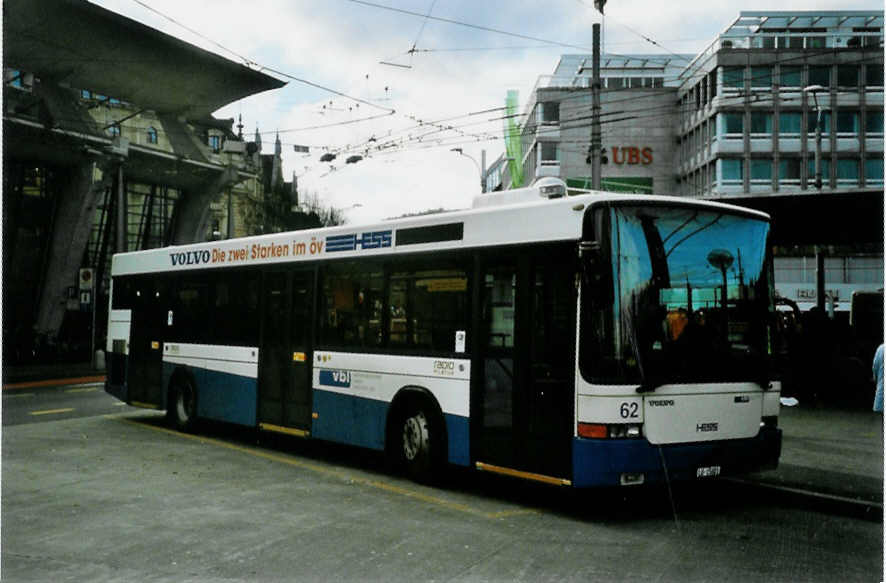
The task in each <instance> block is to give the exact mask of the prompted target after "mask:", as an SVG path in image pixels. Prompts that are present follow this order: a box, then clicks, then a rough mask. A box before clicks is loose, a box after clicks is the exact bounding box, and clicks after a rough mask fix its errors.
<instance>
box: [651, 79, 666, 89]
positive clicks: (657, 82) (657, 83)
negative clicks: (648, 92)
mask: <svg viewBox="0 0 886 583" xmlns="http://www.w3.org/2000/svg"><path fill="white" fill-rule="evenodd" d="M652 86H653V87H654V88H656V89H658V88H661V87H664V79H662V78H661V77H653V78H652Z"/></svg>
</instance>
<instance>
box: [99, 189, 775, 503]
mask: <svg viewBox="0 0 886 583" xmlns="http://www.w3.org/2000/svg"><path fill="white" fill-rule="evenodd" d="M768 236H769V220H768V217H767V216H766V215H764V214H762V213H759V212H756V211H752V210H748V209H744V208H739V207H735V206H729V205H724V204H717V203H712V202H702V201H697V200H688V199H683V198H674V197H665V196H642V195H618V194H611V193H602V192H592V193H586V194H580V195H576V196H566V187H565V184H563V183H562V182H561V181H558V180H556V179H544V180H543V181H541V182H540V183H539V184H538V185H536V186H533V187H530V188H525V189H520V190H513V191H507V192H501V193H493V194H486V195H481V196H479V197H478V198H477V199H476V200H475V203H474V207H473V208H471V209H468V210H464V211H454V212H447V213H441V214H436V215H427V216H420V217H411V218H405V219H397V220H392V221H386V222H381V223H378V224H373V225H367V226H352V225H345V226H338V227H331V228H324V229H317V230H308V231H296V232H290V233H279V234H272V235H262V236H257V237H249V238H243V239H231V240H226V241H215V242H207V243H199V244H193V245H186V246H176V247H168V248H163V249H153V250H149V251H140V252H134V253H124V254H118V255H116V256H114V259H113V268H112V302H111V310H110V313H109V326H108V342H107V352H108V363H109V374H108V380H107V387H106V388H107V391H108V392H109V393H111V394H112V395H115V396H116V397H117V398H119V399H121V400H123V401H125V402H126V403H129V404H131V405H135V406H140V407H148V408H155V409H165V410H166V411H167V415H168V417H169V419H170V421H171V422H172V423H173V424H174V426H176V427H178V428H180V429H183V430H189V429H191V428H192V427H193V425H194V422H195V421H196V420H197V419H212V420H219V421H223V422H228V423H234V424H239V425H243V426H247V427H257V428H260V429H262V430H266V431H275V432H283V433H288V434H293V435H298V436H303V437H310V438H316V439H322V440H328V441H333V442H339V443H344V444H351V445H354V446H359V447H365V448H370V449H374V450H380V451H385V452H387V453H388V454H389V455H390V456H391V458H392V459H394V460H395V461H397V462H398V463H399V464H401V465H402V466H404V467H406V468H407V469H408V470H409V471H410V472H411V473H412V474H414V475H415V476H417V477H425V476H428V475H431V474H433V473H434V472H436V471H437V470H438V469H439V468H441V467H444V466H446V464H454V465H457V466H470V467H474V468H477V469H480V470H483V471H491V472H498V473H502V474H507V475H511V476H517V477H522V478H527V479H533V480H539V481H542V482H547V483H552V484H561V485H571V486H575V487H589V486H617V485H634V484H641V483H651V482H657V481H664V480H673V479H696V478H701V477H709V476H717V475H721V474H723V475H725V474H730V473H738V472H745V471H752V470H758V469H763V468H771V467H775V466H776V465H777V463H778V458H779V455H780V451H781V430H780V429H779V428H778V413H779V392H780V385H779V384H778V382H776V381H774V380H773V379H772V378H771V376H770V369H769V361H770V353H771V345H772V339H771V335H772V333H773V326H774V323H775V320H774V302H773V295H774V294H773V278H772V259H771V256H770V253H769V246H768Z"/></svg>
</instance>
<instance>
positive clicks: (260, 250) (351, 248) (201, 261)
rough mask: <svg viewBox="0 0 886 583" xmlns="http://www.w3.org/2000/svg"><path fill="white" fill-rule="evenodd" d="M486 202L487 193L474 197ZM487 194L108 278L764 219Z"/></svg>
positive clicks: (232, 246) (147, 261) (120, 269)
mask: <svg viewBox="0 0 886 583" xmlns="http://www.w3.org/2000/svg"><path fill="white" fill-rule="evenodd" d="M533 193H534V196H533ZM486 196H490V195H480V197H481V198H482V197H486ZM493 196H494V197H495V199H496V204H491V205H490V204H480V205H477V204H475V207H479V208H472V209H467V210H458V211H448V212H443V213H437V214H432V215H422V216H415V217H407V218H401V219H394V220H388V221H383V222H379V223H370V224H366V225H340V226H336V227H325V228H319V229H307V230H302V231H289V232H283V233H273V234H267V235H256V236H252V237H243V238H239V239H226V240H222V241H207V242H204V243H193V244H189V245H178V246H171V247H163V248H159V249H149V250H146V251H135V252H130V253H120V254H116V255H114V257H113V260H112V268H111V273H112V274H113V275H115V276H118V275H131V274H132V275H134V274H144V273H157V272H169V271H189V270H194V269H213V268H223V267H237V266H240V267H247V266H255V265H267V264H274V263H287V262H297V261H310V260H318V259H339V258H363V257H368V256H377V255H389V254H402V253H417V252H422V251H434V250H443V249H462V248H463V249H469V248H477V247H487V246H497V245H519V244H526V243H541V242H554V241H569V240H578V239H579V238H580V237H581V234H582V221H583V217H584V212H585V210H586V209H587V208H588V207H590V206H591V205H592V204H595V203H602V202H612V203H619V202H635V203H636V202H649V203H652V204H662V203H666V204H673V205H675V206H697V207H702V208H710V209H712V210H713V209H718V210H723V211H727V212H734V213H740V214H745V215H748V216H749V217H751V218H758V219H761V220H768V219H769V217H768V215H766V214H765V213H761V212H758V211H754V210H751V209H746V208H743V207H737V206H733V205H726V204H721V203H716V202H710V201H701V200H697V199H687V198H682V197H672V196H649V195H630V194H614V193H608V192H589V193H587V194H580V195H577V196H568V197H560V198H554V199H549V198H543V197H542V195H541V194H540V192H539V189H538V188H533V187H529V188H523V189H519V190H513V191H505V192H503V193H495V195H493ZM491 198H492V197H491ZM511 201H517V202H511Z"/></svg>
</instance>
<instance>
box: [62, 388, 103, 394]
mask: <svg viewBox="0 0 886 583" xmlns="http://www.w3.org/2000/svg"><path fill="white" fill-rule="evenodd" d="M97 390H98V387H83V388H80V389H66V390H65V392H66V393H94V392H95V391H97Z"/></svg>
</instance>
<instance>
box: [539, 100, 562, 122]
mask: <svg viewBox="0 0 886 583" xmlns="http://www.w3.org/2000/svg"><path fill="white" fill-rule="evenodd" d="M540 105H541V120H540V121H541V123H550V124H555V123H560V102H559V101H545V102H543V103H541V104H540Z"/></svg>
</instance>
